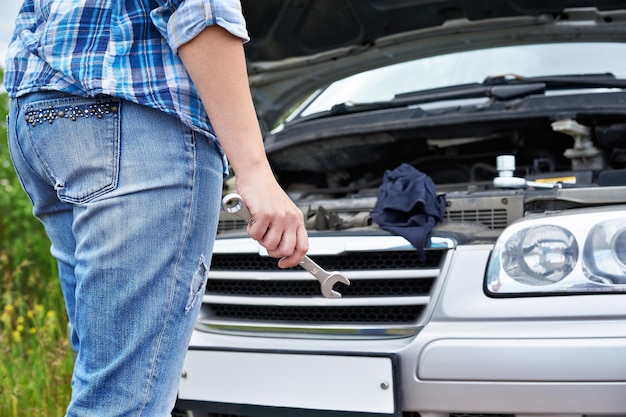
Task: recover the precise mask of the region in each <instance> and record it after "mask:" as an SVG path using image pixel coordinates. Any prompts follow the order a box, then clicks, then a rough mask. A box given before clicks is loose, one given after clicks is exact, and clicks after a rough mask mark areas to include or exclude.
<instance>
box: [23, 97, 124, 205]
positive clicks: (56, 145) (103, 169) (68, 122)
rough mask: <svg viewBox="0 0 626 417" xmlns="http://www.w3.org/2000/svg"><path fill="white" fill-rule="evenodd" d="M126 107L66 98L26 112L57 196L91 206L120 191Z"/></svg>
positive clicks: (34, 143) (114, 101)
mask: <svg viewBox="0 0 626 417" xmlns="http://www.w3.org/2000/svg"><path fill="white" fill-rule="evenodd" d="M120 106H121V102H120V100H118V99H115V98H112V97H100V98H80V97H63V98H56V99H48V100H41V101H33V102H30V103H27V104H25V105H24V106H23V107H22V112H23V115H24V119H25V121H26V123H27V126H28V139H29V141H30V144H31V147H32V150H33V152H34V153H35V156H36V158H37V160H38V162H39V164H40V166H41V167H42V169H43V170H44V172H45V174H46V176H47V177H48V178H49V179H50V181H51V182H52V183H53V184H54V187H55V189H56V191H57V195H58V196H59V198H60V199H61V200H62V201H66V202H69V203H76V204H80V203H86V202H88V201H89V200H92V199H94V198H96V197H98V196H101V195H103V194H105V193H107V192H109V191H111V190H114V189H115V188H116V186H117V181H118V177H119V158H120V110H121V107H120Z"/></svg>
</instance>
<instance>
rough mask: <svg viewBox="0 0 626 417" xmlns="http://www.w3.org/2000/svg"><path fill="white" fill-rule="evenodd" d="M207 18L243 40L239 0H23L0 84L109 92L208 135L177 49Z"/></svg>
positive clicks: (14, 93)
mask: <svg viewBox="0 0 626 417" xmlns="http://www.w3.org/2000/svg"><path fill="white" fill-rule="evenodd" d="M215 24H217V25H220V26H221V27H223V28H225V29H226V30H228V31H229V32H230V33H232V34H233V35H235V36H238V37H240V38H242V40H243V41H247V40H248V33H247V30H246V25H245V20H244V18H243V16H242V13H241V4H240V2H239V0H117V1H113V0H48V1H43V2H42V1H36V0H25V1H24V4H23V5H22V8H21V10H20V12H19V14H18V16H17V20H16V27H15V31H14V34H13V39H12V40H11V43H10V45H9V50H8V56H7V59H6V62H5V73H4V82H5V87H6V89H7V91H8V93H9V96H10V97H18V96H20V95H23V94H26V93H30V92H34V91H41V90H57V91H63V92H67V93H70V94H74V95H79V96H94V95H97V94H106V95H110V96H115V97H119V98H122V99H126V100H130V101H132V102H135V103H139V104H143V105H146V106H150V107H153V108H156V109H159V110H161V111H163V112H165V113H168V114H172V115H175V116H176V117H178V118H180V120H182V121H183V123H185V125H187V126H189V127H190V128H192V129H194V130H197V131H200V132H202V133H204V134H207V135H209V137H211V138H213V139H215V134H214V131H213V128H212V127H211V124H210V122H209V120H208V117H207V115H206V112H205V110H204V107H203V106H202V103H201V102H200V97H199V96H198V93H197V91H196V89H195V88H194V86H193V84H192V83H191V80H190V78H189V76H188V74H187V71H186V70H185V68H184V67H183V65H182V62H181V60H180V58H179V57H178V55H177V50H178V48H179V47H180V46H181V45H183V44H184V43H186V42H188V41H190V40H191V39H193V38H194V37H195V36H196V35H198V34H199V33H200V32H201V31H202V30H203V29H204V28H206V27H207V26H210V25H215ZM216 59H219V58H218V57H216Z"/></svg>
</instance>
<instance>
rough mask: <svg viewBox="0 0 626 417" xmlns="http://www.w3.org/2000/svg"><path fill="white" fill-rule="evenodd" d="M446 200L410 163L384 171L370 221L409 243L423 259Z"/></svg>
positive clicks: (443, 210) (440, 218)
mask: <svg viewBox="0 0 626 417" xmlns="http://www.w3.org/2000/svg"><path fill="white" fill-rule="evenodd" d="M445 210H446V197H445V195H443V194H440V195H437V192H436V190H435V184H434V183H433V181H432V179H431V178H430V177H429V176H428V175H426V174H424V173H423V172H421V171H419V170H417V169H416V168H414V167H413V166H411V165H409V164H402V165H400V166H399V167H398V168H396V169H394V170H387V171H386V172H385V176H384V178H383V183H382V185H381V186H380V191H379V194H378V199H377V200H376V205H375V206H374V209H373V210H372V220H373V221H374V222H375V223H376V224H378V225H379V226H380V227H381V228H383V229H385V230H387V231H389V232H392V233H394V234H397V235H400V236H402V237H404V238H405V239H406V240H408V241H409V242H411V244H412V245H413V246H415V248H416V249H417V250H418V251H419V253H420V257H421V258H422V259H424V248H425V247H426V245H427V244H428V242H427V240H426V239H427V237H428V234H429V233H430V231H431V230H432V228H433V227H434V226H435V224H437V223H438V222H440V221H442V220H443V216H444V213H445Z"/></svg>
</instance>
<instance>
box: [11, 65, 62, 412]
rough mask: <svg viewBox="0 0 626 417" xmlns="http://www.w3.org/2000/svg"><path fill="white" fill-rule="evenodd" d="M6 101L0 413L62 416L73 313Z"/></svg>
mask: <svg viewBox="0 0 626 417" xmlns="http://www.w3.org/2000/svg"><path fill="white" fill-rule="evenodd" d="M3 79H4V71H3V70H2V68H0V80H3ZM8 106H9V102H8V98H7V94H6V92H3V93H0V272H1V274H2V275H1V276H0V355H2V360H0V417H5V416H6V417H14V416H15V417H17V416H63V415H64V411H65V407H66V404H67V401H68V400H69V395H70V382H69V381H70V377H71V369H72V354H71V352H70V349H69V345H68V341H67V319H66V314H65V309H64V304H63V297H62V295H61V290H60V285H59V281H58V276H57V268H56V262H55V261H54V260H53V258H52V256H51V255H50V242H49V241H48V238H47V236H46V234H45V232H44V230H43V226H42V225H41V223H40V222H39V221H38V220H37V219H35V217H34V216H33V215H32V206H31V203H30V200H29V199H28V197H27V195H26V193H25V192H24V191H23V190H22V187H21V185H20V182H19V180H18V178H17V176H16V175H15V172H14V170H13V166H12V164H11V159H10V155H9V150H8V145H7V124H6V115H7V114H8Z"/></svg>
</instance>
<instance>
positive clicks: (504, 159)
mask: <svg viewBox="0 0 626 417" xmlns="http://www.w3.org/2000/svg"><path fill="white" fill-rule="evenodd" d="M496 168H497V169H498V174H499V175H500V176H501V177H512V176H513V172H515V155H499V156H498V157H496Z"/></svg>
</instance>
